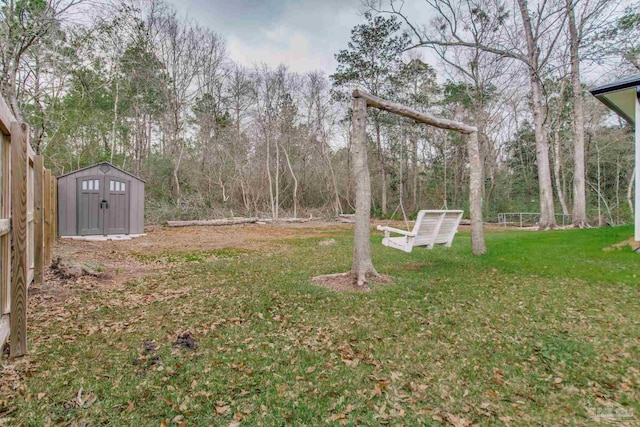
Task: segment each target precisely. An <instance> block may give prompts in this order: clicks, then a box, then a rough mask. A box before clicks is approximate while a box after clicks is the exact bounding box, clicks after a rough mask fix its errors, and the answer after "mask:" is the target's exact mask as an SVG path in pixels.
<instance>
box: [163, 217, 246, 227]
mask: <svg viewBox="0 0 640 427" xmlns="http://www.w3.org/2000/svg"><path fill="white" fill-rule="evenodd" d="M255 222H258V218H255V217H254V218H232V219H205V220H195V221H167V227H189V226H192V225H200V226H220V225H237V224H251V223H255Z"/></svg>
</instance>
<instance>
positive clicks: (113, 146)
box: [109, 67, 140, 176]
mask: <svg viewBox="0 0 640 427" xmlns="http://www.w3.org/2000/svg"><path fill="white" fill-rule="evenodd" d="M115 79H116V96H115V99H114V101H113V123H112V124H111V155H110V157H109V161H110V162H111V164H113V155H114V153H115V151H116V127H117V123H118V102H119V100H120V85H119V83H120V79H118V67H116V71H115ZM136 172H137V174H138V176H139V175H140V171H136Z"/></svg>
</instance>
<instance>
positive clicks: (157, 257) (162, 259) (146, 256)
mask: <svg viewBox="0 0 640 427" xmlns="http://www.w3.org/2000/svg"><path fill="white" fill-rule="evenodd" d="M249 252H250V251H249V250H247V249H240V248H223V249H209V250H200V251H168V250H165V251H162V252H160V253H143V252H132V253H131V255H132V256H133V257H134V258H135V259H137V260H138V261H140V262H142V263H144V264H175V263H186V262H206V261H215V260H217V259H226V258H235V257H238V256H241V255H245V254H248V253H249Z"/></svg>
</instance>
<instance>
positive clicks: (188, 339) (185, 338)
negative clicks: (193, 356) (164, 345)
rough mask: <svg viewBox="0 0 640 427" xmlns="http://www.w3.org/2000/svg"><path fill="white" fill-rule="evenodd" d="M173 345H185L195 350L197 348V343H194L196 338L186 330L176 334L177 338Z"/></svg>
mask: <svg viewBox="0 0 640 427" xmlns="http://www.w3.org/2000/svg"><path fill="white" fill-rule="evenodd" d="M173 347H174V348H175V347H185V348H188V349H189V350H195V349H197V348H198V343H196V339H195V338H194V337H193V334H192V333H191V332H189V331H187V332H185V333H182V334H180V335H178V338H176V340H175V342H174V343H173Z"/></svg>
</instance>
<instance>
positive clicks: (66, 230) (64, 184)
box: [58, 163, 144, 236]
mask: <svg viewBox="0 0 640 427" xmlns="http://www.w3.org/2000/svg"><path fill="white" fill-rule="evenodd" d="M101 165H102V163H100V164H97V165H95V166H92V167H90V168H87V169H82V170H79V171H77V172H74V173H71V174H69V175H66V176H62V177H60V178H58V234H59V235H60V236H76V235H77V234H78V227H77V200H76V199H77V184H76V183H77V180H78V179H79V178H84V177H88V176H103V175H106V176H111V177H114V178H120V179H122V180H123V181H128V182H129V188H130V196H129V197H130V203H129V220H130V224H129V233H130V234H142V233H143V232H144V182H142V181H140V180H139V179H137V178H135V177H133V176H131V175H129V174H126V173H124V172H122V171H120V170H118V169H116V168H114V167H111V168H110V170H109V171H108V172H107V173H106V174H105V173H103V172H102V171H101V170H100V166H101Z"/></svg>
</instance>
